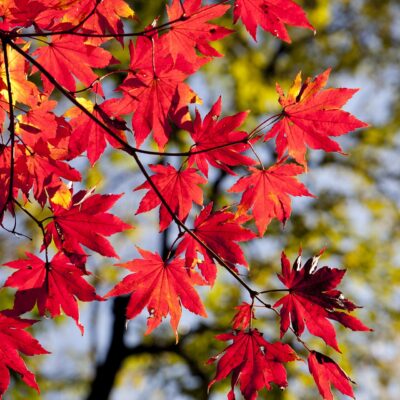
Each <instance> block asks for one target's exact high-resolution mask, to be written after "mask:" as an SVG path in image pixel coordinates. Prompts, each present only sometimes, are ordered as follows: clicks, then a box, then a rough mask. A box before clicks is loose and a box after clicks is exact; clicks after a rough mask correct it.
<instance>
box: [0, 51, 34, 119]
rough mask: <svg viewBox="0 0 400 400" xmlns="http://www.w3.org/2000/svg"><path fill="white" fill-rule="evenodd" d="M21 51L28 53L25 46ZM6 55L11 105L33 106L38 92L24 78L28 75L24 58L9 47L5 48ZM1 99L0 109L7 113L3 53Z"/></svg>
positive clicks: (0, 84) (0, 77)
mask: <svg viewBox="0 0 400 400" xmlns="http://www.w3.org/2000/svg"><path fill="white" fill-rule="evenodd" d="M23 50H24V51H28V46H25V47H24V48H23ZM7 55H8V68H9V72H10V80H11V88H12V98H13V104H15V103H17V102H18V103H23V104H26V105H32V104H34V103H35V102H36V100H37V98H38V96H39V90H38V89H37V87H36V85H35V84H34V83H33V82H30V81H28V79H27V78H26V77H27V74H28V64H27V62H26V60H25V58H24V57H23V56H22V55H21V54H19V53H18V52H17V51H16V50H14V49H12V48H10V47H9V46H7ZM1 98H3V99H4V101H5V103H4V102H0V107H1V108H3V109H4V110H6V111H7V112H8V105H7V103H8V102H9V98H8V87H7V78H6V65H5V61H4V52H3V51H2V52H1V53H0V99H1Z"/></svg>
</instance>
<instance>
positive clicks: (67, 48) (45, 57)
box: [33, 35, 114, 94]
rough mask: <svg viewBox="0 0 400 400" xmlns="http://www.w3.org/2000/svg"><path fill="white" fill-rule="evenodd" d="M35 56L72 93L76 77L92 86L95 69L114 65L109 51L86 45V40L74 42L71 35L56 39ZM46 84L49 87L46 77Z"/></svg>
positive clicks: (79, 39) (75, 40)
mask: <svg viewBox="0 0 400 400" xmlns="http://www.w3.org/2000/svg"><path fill="white" fill-rule="evenodd" d="M33 55H34V56H37V62H39V63H40V64H41V65H42V66H43V67H44V68H45V69H46V70H47V71H48V72H49V73H50V74H51V75H52V76H53V77H54V78H55V79H56V80H57V82H58V83H59V84H60V85H62V86H64V87H65V88H66V89H68V90H70V91H75V89H76V84H75V79H74V77H76V78H77V79H78V80H79V81H81V82H82V83H84V84H85V85H87V86H89V85H91V84H92V83H93V82H94V81H95V80H96V79H97V78H98V76H97V75H96V74H95V73H94V72H93V69H92V68H104V67H106V66H107V65H109V64H110V62H112V61H114V59H113V57H112V55H111V53H109V52H108V51H106V50H104V49H102V48H101V47H98V46H92V45H90V44H86V43H85V41H84V38H80V37H77V36H75V37H74V40H71V36H69V35H55V36H53V37H52V41H51V42H49V43H48V45H47V46H43V47H40V48H38V49H37V50H36V51H35V52H34V53H33ZM44 80H45V82H46V85H48V82H47V79H46V78H45V77H44ZM98 89H99V88H98ZM99 90H100V89H99ZM48 91H49V90H48ZM98 92H99V91H98ZM99 93H100V94H101V93H102V92H101V91H100V92H99Z"/></svg>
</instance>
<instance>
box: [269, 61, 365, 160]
mask: <svg viewBox="0 0 400 400" xmlns="http://www.w3.org/2000/svg"><path fill="white" fill-rule="evenodd" d="M330 71H331V70H330V69H327V70H326V71H325V72H323V73H322V74H320V75H318V76H317V77H316V78H315V79H313V80H311V79H310V78H308V79H307V80H306V81H305V82H304V83H303V84H302V80H301V73H299V74H298V75H297V77H296V79H295V80H294V83H293V85H292V87H291V88H290V90H289V92H288V94H287V96H285V94H284V93H283V90H282V89H281V87H280V86H279V85H278V84H277V92H278V94H279V103H280V104H281V106H282V107H283V111H282V118H281V120H280V121H278V122H277V123H276V124H275V125H274V126H273V127H272V129H271V130H270V131H269V132H268V134H267V135H266V136H265V139H264V140H268V139H271V138H273V137H275V136H276V150H277V153H278V157H279V158H282V157H283V155H284V153H285V152H286V151H287V152H288V153H289V155H290V156H291V157H293V158H294V159H295V160H296V161H297V162H298V163H299V164H302V165H304V166H305V167H306V166H307V162H306V158H305V155H306V150H307V146H308V147H310V148H312V149H322V150H325V151H335V152H341V151H342V150H341V148H340V146H339V144H338V143H337V142H334V141H333V140H332V139H330V136H341V135H344V134H346V133H348V132H350V131H353V130H355V129H357V128H362V127H366V126H367V124H365V123H364V122H362V121H360V120H358V119H357V118H355V117H354V116H353V115H352V114H350V113H348V112H346V111H343V110H341V108H342V107H343V106H344V105H345V104H346V103H347V101H348V100H349V99H350V98H351V97H353V95H354V93H356V92H357V91H358V89H345V88H340V89H325V90H322V89H323V88H324V87H325V85H326V83H327V81H328V78H329V74H330Z"/></svg>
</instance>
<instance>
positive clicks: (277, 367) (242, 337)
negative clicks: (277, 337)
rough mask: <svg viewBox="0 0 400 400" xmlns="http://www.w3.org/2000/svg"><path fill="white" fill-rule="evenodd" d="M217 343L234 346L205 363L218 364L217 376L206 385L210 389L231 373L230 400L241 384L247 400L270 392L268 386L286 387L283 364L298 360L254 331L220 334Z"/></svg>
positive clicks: (292, 351)
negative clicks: (227, 343)
mask: <svg viewBox="0 0 400 400" xmlns="http://www.w3.org/2000/svg"><path fill="white" fill-rule="evenodd" d="M217 339H218V340H224V341H226V340H233V343H232V344H231V345H230V346H228V347H227V348H226V349H225V350H224V351H223V352H222V353H224V354H223V355H222V357H221V354H222V353H220V354H218V355H217V356H215V357H212V358H210V359H209V360H208V363H212V362H214V361H216V360H218V365H217V373H216V375H215V378H214V379H213V380H212V381H211V382H210V384H209V385H208V387H209V388H210V387H211V386H212V385H213V384H214V383H215V382H217V381H220V380H222V379H225V378H226V377H227V376H228V375H229V374H230V373H232V380H231V390H230V392H229V393H228V399H229V400H234V399H235V393H234V387H235V385H237V384H240V391H241V392H242V394H243V397H244V398H245V399H246V400H255V399H256V398H257V394H258V391H259V390H261V389H262V388H263V387H265V388H267V389H268V390H271V383H274V384H276V385H278V386H279V387H280V388H285V387H286V386H287V380H286V370H285V367H284V366H283V363H285V362H288V361H294V360H296V359H297V355H296V353H295V352H294V350H293V349H292V348H291V347H290V346H289V345H287V344H283V343H280V342H277V343H269V342H267V341H266V340H265V339H264V338H263V336H262V334H261V333H260V332H259V331H258V330H257V329H250V330H248V331H239V332H237V334H233V333H227V334H222V335H218V336H217Z"/></svg>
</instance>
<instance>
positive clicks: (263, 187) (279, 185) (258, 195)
mask: <svg viewBox="0 0 400 400" xmlns="http://www.w3.org/2000/svg"><path fill="white" fill-rule="evenodd" d="M284 161H285V160H282V161H281V162H278V163H276V164H275V165H272V166H271V167H269V168H268V169H257V168H252V167H250V168H249V170H250V175H248V176H244V177H242V178H240V179H239V180H238V181H237V182H236V183H235V184H234V185H233V186H232V187H231V188H230V189H229V192H234V193H237V192H244V193H243V195H242V199H241V201H240V206H239V207H240V208H241V209H242V210H249V209H252V214H253V217H254V220H255V223H256V226H257V228H258V232H259V234H260V236H262V235H263V234H264V232H265V230H266V229H267V226H268V224H269V223H270V222H271V220H272V218H278V220H279V221H281V222H283V223H285V222H286V221H287V220H288V219H289V217H290V214H291V211H292V208H291V200H290V197H289V195H292V196H312V197H313V195H312V194H311V193H310V192H309V191H308V190H307V188H306V187H305V186H304V185H303V184H302V183H301V182H299V181H298V180H297V179H296V178H295V176H296V175H299V174H301V173H302V172H304V170H303V167H301V166H299V165H296V164H284V163H283V162H284Z"/></svg>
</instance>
